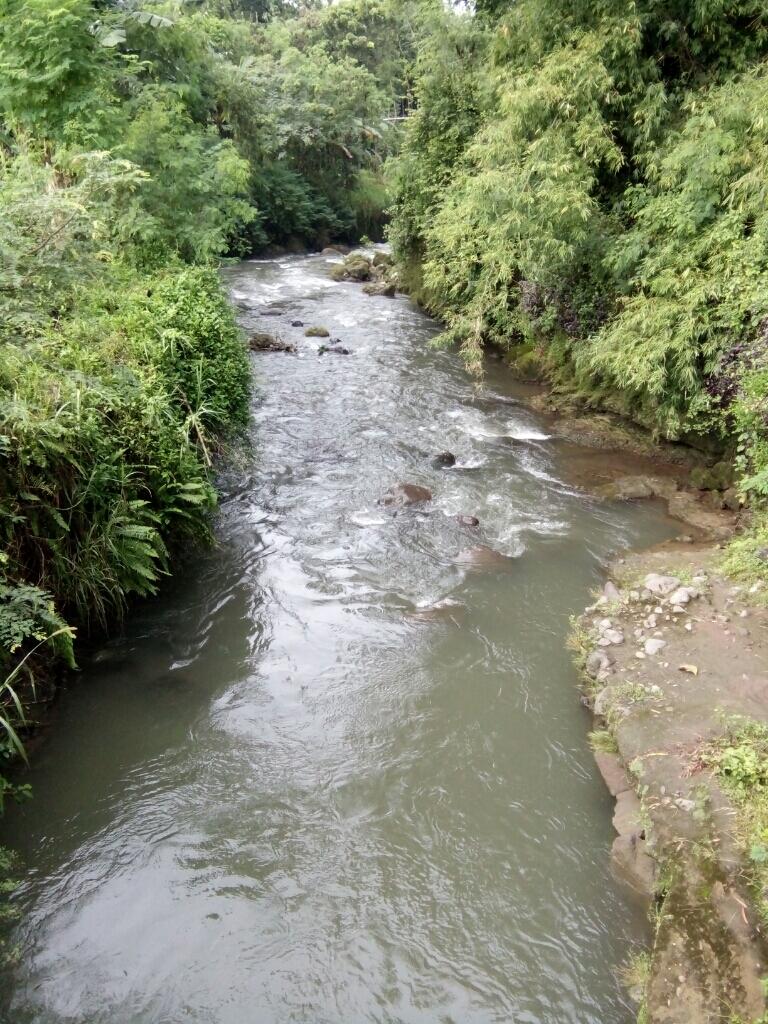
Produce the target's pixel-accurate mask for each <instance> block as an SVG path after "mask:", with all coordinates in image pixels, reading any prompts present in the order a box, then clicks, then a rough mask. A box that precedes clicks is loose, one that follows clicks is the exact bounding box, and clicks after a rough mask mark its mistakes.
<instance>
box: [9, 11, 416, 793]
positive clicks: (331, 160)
mask: <svg viewBox="0 0 768 1024" xmlns="http://www.w3.org/2000/svg"><path fill="white" fill-rule="evenodd" d="M406 11H407V5H406V4H404V3H401V2H395V0H348V2H347V3H345V4H344V5H340V6H332V7H327V6H324V5H323V4H320V3H318V4H316V5H312V4H303V5H301V6H300V7H299V5H296V4H291V3H284V4H281V3H279V2H278V0H271V2H267V0H242V2H241V3H240V4H233V5H230V4H229V3H228V0H221V2H220V3H213V2H212V3H205V2H201V3H181V2H167V3H154V2H148V3H142V4H139V3H138V2H133V0H128V2H123V3H119V4H114V5H113V4H111V3H105V2H103V0H101V2H90V0H0V683H3V681H4V683H3V694H2V697H3V698H4V700H2V701H0V706H2V707H4V708H5V711H4V712H3V717H2V718H1V719H0V724H3V725H4V727H5V728H4V734H3V739H2V740H0V758H2V757H9V756H11V755H12V754H13V753H14V751H15V750H17V749H18V748H19V746H20V744H19V736H18V731H19V727H20V726H22V727H23V726H24V725H25V718H24V708H23V704H24V702H25V701H27V702H29V701H31V699H32V697H33V695H34V692H35V690H34V688H35V685H39V684H40V682H41V678H40V673H39V666H40V665H41V663H50V661H51V659H50V657H49V655H50V654H51V653H58V654H59V655H60V656H61V657H63V658H64V659H65V660H66V661H68V662H69V663H70V664H73V663H74V654H75V652H74V647H73V641H74V636H75V633H74V629H73V628H72V627H74V626H79V627H81V628H82V627H88V626H92V625H93V624H105V623H108V622H109V621H110V620H112V619H114V617H115V616H116V615H118V614H119V613H120V612H121V610H122V609H123V608H124V606H125V604H126V602H127V601H128V600H129V599H130V598H131V596H132V595H146V594H150V593H153V592H154V591H155V589H156V587H157V585H158V582H159V580H160V578H161V576H162V575H163V574H164V573H166V572H167V571H168V570H169V566H170V561H171V557H172V554H173V551H174V550H175V549H178V548H179V547H180V546H181V545H183V544H187V543H188V542H190V541H195V542H196V541H200V540H203V539H205V538H206V537H207V535H208V532H209V520H210V513H211V510H212V508H213V506H214V504H215V500H216V494H215V490H214V487H213V484H212V478H211V464H212V460H213V458H214V456H215V454H216V452H217V451H218V450H219V449H220V448H221V446H222V444H224V443H226V441H227V439H228V438H231V437H232V436H233V435H234V434H236V432H237V431H238V429H239V428H241V427H242V426H243V425H244V423H245V419H246V412H247V398H248V388H249V366H248V360H247V356H246V350H245V346H244V342H243V339H242V338H241V337H240V335H239V333H238V330H237V328H236V325H235V322H234V319H233V314H232V311H231V309H230V307H229V304H228V303H227V301H226V299H225V298H224V296H223V295H222V292H221V289H220V285H219V280H218V275H217V268H216V261H217V260H218V259H219V258H221V257H222V256H225V255H240V254H243V253H250V252H253V251H256V250H258V249H261V248H263V247H264V246H267V245H269V244H273V245H274V244H283V245H291V246H299V245H310V246H311V245H321V244H324V243H327V242H328V241H330V240H332V239H352V238H355V237H358V236H359V234H360V233H361V232H367V233H369V234H374V233H375V232H380V231H381V228H382V209H383V205H384V201H385V199H384V189H383V185H382V173H381V169H382V164H383V161H384V159H385V157H386V156H387V154H388V151H389V149H388V147H389V143H388V141H387V137H386V136H387V129H386V126H385V124H384V121H383V119H384V116H385V115H387V114H388V113H390V111H391V108H392V106H393V103H394V101H395V99H396V98H397V97H398V96H400V95H402V94H403V92H404V91H405V88H406V84H405V74H406V68H407V52H406V51H407V46H408V34H407V33H406V32H403V31H402V30H401V29H402V27H403V26H405V24H406V19H405V13H406ZM404 47H405V49H404ZM41 654H44V655H46V657H45V658H44V659H41V658H40V655H41ZM0 774H1V773H0ZM6 788H7V784H6V783H3V782H2V781H0V802H1V801H2V796H3V794H4V793H5V792H6Z"/></svg>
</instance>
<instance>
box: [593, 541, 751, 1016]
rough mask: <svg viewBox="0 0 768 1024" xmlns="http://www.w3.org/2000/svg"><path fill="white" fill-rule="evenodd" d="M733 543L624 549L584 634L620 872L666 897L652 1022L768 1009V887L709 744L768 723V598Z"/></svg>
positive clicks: (649, 1002) (648, 985)
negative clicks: (730, 560) (730, 556)
mask: <svg viewBox="0 0 768 1024" xmlns="http://www.w3.org/2000/svg"><path fill="white" fill-rule="evenodd" d="M720 556H721V551H720V550H719V549H718V547H717V545H715V544H713V543H711V542H710V543H699V544H679V543H673V544H669V545H663V546H661V547H660V548H658V549H656V550H652V551H648V552H645V553H640V554H635V555H632V556H630V557H627V558H625V559H621V560H619V561H617V562H616V563H614V565H613V566H612V567H611V571H610V578H609V580H608V582H607V583H606V585H605V590H604V593H603V594H602V595H601V596H600V597H599V598H598V600H597V602H596V603H595V604H594V605H593V606H591V607H590V608H589V609H587V610H586V611H585V613H584V614H583V615H582V616H581V618H580V619H579V620H578V622H577V623H576V625H575V629H574V634H573V636H574V643H575V646H576V647H577V649H578V657H579V660H580V664H581V667H582V669H583V671H584V679H585V692H586V694H587V699H588V700H589V702H590V705H591V707H592V709H593V711H594V714H595V718H596V725H595V728H596V732H595V733H594V734H593V737H594V740H595V748H596V755H595V756H596V759H597V763H598V766H599V768H600V771H601V773H602V775H603V777H604V779H605V782H606V784H607V786H608V787H609V789H610V791H611V793H612V794H613V796H614V797H615V798H616V811H615V816H614V826H615V829H616V832H617V838H616V840H615V842H614V846H613V859H614V865H615V869H616V871H618V872H619V873H620V874H621V875H622V876H623V877H624V878H626V879H627V881H628V882H629V883H630V884H632V885H634V886H635V887H636V888H638V889H640V890H641V891H644V892H646V893H647V894H648V895H649V896H651V897H652V898H653V901H654V905H653V914H654V918H655V924H656V928H655V941H654V946H653V950H652V952H651V956H650V962H649V970H648V973H647V977H646V978H645V979H644V978H642V977H641V978H640V979H638V980H639V981H640V982H641V983H643V982H644V984H641V987H642V988H643V989H644V991H643V992H642V997H643V1000H644V1005H643V1009H642V1011H641V1012H642V1013H643V1014H645V1017H644V1019H645V1020H647V1021H648V1022H650V1024H693V1022H697V1024H709V1022H712V1024H714V1022H715V1021H717V1022H722V1021H728V1022H730V1024H736V1022H752V1021H757V1020H762V1019H763V1014H764V1013H765V1011H766V999H765V987H764V984H763V980H762V979H763V978H764V976H765V975H766V971H767V967H766V964H767V961H766V944H765V936H764V925H763V923H762V920H761V914H760V909H761V908H760V903H761V895H760V894H759V893H756V891H755V881H756V879H755V875H754V872H753V870H752V868H751V866H750V863H749V861H748V858H747V851H746V850H745V837H744V834H743V830H742V828H741V821H740V818H741V815H740V813H739V809H738V808H737V807H736V806H735V804H734V801H733V799H732V798H731V795H729V793H728V791H727V787H723V786H722V785H721V784H720V781H719V779H718V776H717V773H716V772H714V771H713V770H712V768H711V761H708V759H707V757H706V756H705V753H704V752H706V751H708V750H712V749H715V748H716V747H717V744H718V743H723V742H727V737H728V735H729V732H730V731H731V730H732V729H733V723H734V722H740V721H749V722H756V723H761V724H766V723H768V610H766V609H765V608H761V607H759V606H758V605H757V603H756V602H757V599H758V597H759V594H757V593H755V588H752V592H750V591H749V590H747V589H745V588H742V587H738V586H735V585H733V584H732V583H731V582H730V581H728V580H727V579H724V578H723V577H722V576H721V575H720V573H719V571H718V563H719V559H720ZM641 1019H643V1018H641Z"/></svg>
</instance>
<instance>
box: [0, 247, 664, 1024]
mask: <svg viewBox="0 0 768 1024" xmlns="http://www.w3.org/2000/svg"><path fill="white" fill-rule="evenodd" d="M329 266H330V263H329V261H328V260H327V259H325V258H322V257H310V258H307V257H296V258H290V259H286V260H282V261H262V262H260V261H253V262H248V263H243V264H241V265H239V266H237V267H234V268H231V269H229V270H228V271H227V272H226V273H227V277H228V282H229V284H230V286H231V288H232V290H233V296H234V298H235V300H236V301H238V302H239V304H240V308H241V309H243V310H244V312H243V318H244V321H245V322H247V324H249V325H250V326H252V327H259V328H260V329H265V328H266V329H269V330H278V331H279V332H280V333H281V334H282V335H283V336H284V337H286V338H290V339H291V340H295V341H296V342H297V343H298V345H299V348H300V354H299V355H298V356H291V355H282V354H261V355H255V356H254V357H253V360H254V365H255V370H256V387H255V394H254V400H253V425H254V426H253V430H254V439H255V440H254V451H253V452H252V454H250V455H249V456H248V457H247V460H246V462H247V464H246V465H245V467H244V468H241V469H239V470H237V471H232V472H230V474H229V476H228V478H227V479H226V480H225V481H224V486H225V489H226V497H225V500H224V502H223V507H222V511H221V515H220V521H219V525H218V546H217V548H216V549H215V550H213V551H210V552H206V553H203V554H202V555H200V556H199V557H196V558H195V559H194V561H193V562H192V564H190V565H189V566H187V568H186V569H184V570H183V571H182V572H181V573H180V575H179V576H178V577H177V578H176V579H175V580H174V581H173V582H172V583H171V585H170V586H169V587H168V589H167V590H166V592H165V593H164V594H163V596H162V598H160V599H159V600H157V601H155V602H153V603H150V604H147V605H145V606H144V607H143V608H141V609H139V610H138V611H137V612H135V613H134V614H132V616H131V617H130V621H129V622H128V623H127V624H126V627H125V631H124V634H123V635H122V636H120V637H118V638H116V639H114V640H112V641H110V642H109V643H108V644H106V645H105V646H104V647H103V648H102V649H100V650H98V651H96V652H95V653H94V655H93V657H92V658H90V659H89V661H88V663H87V664H86V665H85V666H84V671H83V673H82V678H81V680H80V682H79V683H78V685H77V686H76V687H73V688H72V689H71V691H70V692H69V693H67V694H66V695H65V696H64V697H63V699H62V700H61V702H60V703H59V706H58V708H57V713H56V721H55V724H54V727H53V728H52V729H51V733H50V737H49V739H48V740H47V742H46V743H45V744H44V745H43V746H42V747H41V749H40V750H39V751H38V753H37V755H36V757H35V759H34V767H33V769H32V771H31V772H30V773H29V781H31V782H32V784H33V786H34V791H35V798H34V800H33V801H32V802H31V803H29V804H28V805H26V806H25V807H23V808H22V809H18V810H17V809H13V810H11V811H10V812H9V813H8V815H7V816H6V819H5V820H4V822H3V829H2V836H0V838H1V839H2V841H4V842H5V843H7V844H9V845H12V846H16V847H17V848H18V849H19V850H20V852H21V854H22V856H23V858H24V861H25V869H24V871H23V872H22V886H21V889H20V892H19V894H18V899H17V904H18V908H19V910H20V912H21V918H20V922H19V924H18V925H17V926H16V928H15V929H14V932H13V935H12V940H13V941H14V942H15V943H16V944H17V945H18V949H19V954H20V961H19V964H18V966H16V967H13V968H11V969H9V970H6V971H5V973H4V977H3V979H2V982H0V1018H1V1019H2V1020H4V1021H7V1022H9V1024H10V1022H13V1024H31V1022H35V1024H64V1022H66V1024H177V1022H179V1024H180V1022H201V1024H202V1022H205V1024H278V1022H279V1024H285V1022H302V1024H304V1022H306V1024H357V1022H382V1024H383V1022H386V1024H395V1022H397V1024H400V1022H407V1024H417V1022H418V1024H431V1022H443V1024H447V1022H454V1024H486V1022H515V1024H529V1022H530V1024H534V1022H535V1024H544V1022H546V1024H627V1022H629V1021H631V1020H632V1019H633V1008H632V1007H631V1006H630V1005H629V1004H628V1002H627V1001H626V998H625V996H624V995H623V993H622V990H621V987H620V985H619V983H618V981H617V979H616V967H617V965H618V964H620V963H621V962H622V960H623V959H624V958H625V957H626V955H627V953H628V951H629V949H630V948H631V946H632V944H633V943H634V942H638V941H642V940H643V939H644V938H645V934H646V933H645V921H644V911H643V909H642V907H640V906H638V905H637V904H636V903H635V902H633V899H632V897H631V895H630V894H629V893H628V892H627V891H626V890H625V889H624V888H623V887H622V886H621V885H619V884H618V883H616V882H614V881H613V879H612V877H611V873H610V865H609V848H610V843H611V839H612V832H611V823H610V818H611V802H610V800H609V797H608V794H607V793H606V791H605V790H604V787H603V785H602V783H601V781H600V780H599V778H598V777H597V776H596V771H595V768H594V764H593V761H592V759H591V756H590V753H589V750H588V747H587V741H586V732H587V729H588V725H589V723H588V719H587V716H586V714H585V712H584V711H583V709H582V708H581V706H580V704H579V700H578V694H577V690H576V685H575V684H576V679H575V675H574V671H573V669H572V667H571V665H570V662H569V656H568V654H567V652H566V651H565V649H564V645H563V638H564V635H565V633H566V630H567V625H568V616H569V614H570V613H571V612H574V611H575V610H577V609H579V608H581V607H582V606H583V605H584V603H585V600H586V599H587V597H588V591H589V589H590V587H592V586H594V585H596V584H597V583H598V582H599V580H600V567H601V564H602V563H603V562H604V560H605V559H606V558H607V557H608V556H609V555H610V554H612V553H613V552H615V551H616V550H620V549H622V548H625V547H630V546H640V545H645V544H648V543H651V542H654V541H656V540H659V539H661V538H663V537H666V536H669V535H670V534H671V533H672V532H674V531H673V527H672V526H671V524H670V523H669V521H668V520H666V519H665V518H664V516H663V515H662V513H661V512H660V511H659V510H658V509H655V508H653V507H652V506H648V505H646V506H639V505H638V506H635V507H630V506H624V507H621V506H605V505H602V506H601V505H599V504H597V503H596V502H594V501H593V500H592V499H590V498H589V497H588V496H587V495H586V494H584V493H582V492H580V491H579V490H578V489H576V488H574V487H572V486H569V485H568V484H567V483H566V482H564V481H565V480H567V466H565V465H564V459H565V455H564V452H563V449H562V448H561V446H560V445H559V444H558V442H557V440H556V439H555V438H552V437H548V436H547V431H546V428H544V427H543V426H542V424H541V423H540V422H538V421H537V419H536V417H535V416H534V415H533V414H532V413H530V412H528V411H526V409H525V408H524V407H523V406H522V405H521V404H519V402H518V401H517V399H516V395H515V389H514V385H513V384H512V383H511V382H510V381H509V380H508V378H507V377H505V376H504V374H503V372H502V371H501V370H498V369H497V370H494V367H493V365H491V367H490V368H489V374H488V377H487V379H486V380H485V382H484V385H483V387H482V389H480V390H477V389H476V388H475V387H474V386H473V384H472V382H471V381H470V380H469V379H468V378H467V376H466V375H465V373H464V371H463V370H462V368H461V366H460V364H459V361H458V360H457V358H456V356H455V355H453V354H449V353H439V352H435V351H433V350H430V349H429V348H428V347H427V346H426V342H427V341H428V340H429V338H430V337H431V336H432V335H433V334H434V333H435V326H434V325H433V323H432V322H431V321H430V320H429V319H427V318H426V317H425V316H423V315H422V314H421V313H419V312H418V311H417V310H416V309H415V308H414V307H413V306H412V305H411V304H410V303H409V302H408V301H407V300H405V299H397V300H391V299H385V298H381V299H378V298H376V299H373V298H367V297H365V296H364V295H362V293H361V291H360V289H359V287H358V286H356V285H352V284H335V283H333V282H331V281H330V280H329V278H328V269H329ZM293 319H299V320H303V321H305V322H306V323H307V324H324V325H327V326H328V327H329V328H330V329H331V331H332V333H333V334H334V335H338V336H339V337H341V338H342V339H343V340H344V342H345V344H346V345H347V346H348V347H349V348H351V349H353V350H354V351H353V354H352V355H350V356H346V357H343V356H334V355H325V356H323V357H319V356H318V355H317V345H318V344H319V343H316V342H315V341H313V340H309V339H304V337H303V331H302V330H301V329H299V328H291V327H290V321H291V320H293ZM444 448H450V449H451V450H452V451H453V452H455V453H456V455H457V456H458V458H459V462H458V465H457V467H456V468H454V469H452V470H448V471H439V470H436V469H433V468H431V466H430V461H429V459H430V456H431V455H433V454H434V453H435V452H437V451H440V450H442V449H444ZM398 480H412V481H415V482H418V483H422V484H425V485H427V486H429V487H430V488H431V489H432V490H433V491H434V495H435V499H434V502H433V503H432V505H431V506H430V507H427V508H424V509H423V510H421V511H407V512H402V513H400V514H397V515H394V514H392V513H391V512H389V511H386V510H384V509H382V507H381V506H379V505H378V504H377V499H378V498H379V497H380V496H381V494H382V493H383V492H384V491H385V490H386V488H387V487H388V486H390V485H391V484H393V483H395V482H396V481H398ZM456 513H470V514H476V515H478V516H479V517H480V519H481V521H482V528H481V530H480V531H472V530H469V529H466V528H462V527H460V526H459V525H458V524H457V523H456V522H455V521H454V520H453V519H452V516H453V515H454V514H456ZM477 543H485V544H489V545H491V546H493V547H494V548H496V549H497V550H500V551H502V552H504V553H506V554H508V555H510V556H513V558H512V559H511V560H510V561H509V562H508V563H507V564H506V565H504V566H493V567H490V568H486V569H484V570H482V571H476V570H473V569H472V567H471V566H468V565H467V564H466V562H465V560H464V556H462V555H461V552H462V551H466V549H468V548H471V547H472V546H473V545H476V544H477ZM435 604H438V605H439V608H438V610H437V611H433V612H425V609H428V608H430V607H431V606H434V605H435Z"/></svg>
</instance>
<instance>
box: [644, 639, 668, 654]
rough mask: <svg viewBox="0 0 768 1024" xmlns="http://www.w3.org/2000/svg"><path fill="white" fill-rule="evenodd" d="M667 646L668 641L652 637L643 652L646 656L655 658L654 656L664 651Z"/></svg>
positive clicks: (646, 642) (647, 641)
mask: <svg viewBox="0 0 768 1024" xmlns="http://www.w3.org/2000/svg"><path fill="white" fill-rule="evenodd" d="M666 646H667V642H666V640H658V639H656V638H655V637H651V638H650V639H649V640H646V641H645V645H644V647H643V650H644V651H645V653H646V654H650V655H651V656H653V655H654V654H658V653H659V652H660V651H663V650H664V648H665V647H666Z"/></svg>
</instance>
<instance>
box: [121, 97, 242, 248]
mask: <svg viewBox="0 0 768 1024" xmlns="http://www.w3.org/2000/svg"><path fill="white" fill-rule="evenodd" d="M133 113H134V116H133V119H132V120H131V122H130V124H129V126H128V129H127V132H126V133H125V136H124V141H123V142H122V143H121V144H120V145H119V146H117V147H116V148H115V152H116V153H117V154H118V155H119V156H121V157H123V158H125V159H127V160H128V161H130V163H131V164H133V165H134V166H136V167H139V168H141V170H142V171H144V172H145V173H146V175H147V179H146V181H145V182H144V184H143V187H142V188H141V189H137V190H135V191H134V190H132V191H131V192H130V193H129V195H128V196H127V197H126V201H125V206H124V208H123V210H122V211H121V216H120V220H119V231H120V235H121V236H122V237H121V240H122V241H125V242H128V243H130V244H131V245H133V246H135V247H136V251H137V256H138V257H139V258H143V259H145V260H149V261H150V262H153V263H159V262H161V261H163V260H165V259H167V258H168V256H169V255H172V254H173V253H174V252H175V253H178V254H179V255H180V256H181V257H182V259H185V260H188V261H190V262H195V261H205V260H208V259H210V258H212V257H214V256H218V255H221V254H222V253H224V252H225V251H226V250H227V248H228V243H229V236H230V234H231V233H233V232H235V231H236V230H238V228H239V226H241V225H245V224H248V223H249V222H250V221H251V220H252V219H253V218H254V217H255V216H256V211H255V210H254V209H253V208H252V207H251V206H250V204H249V202H248V201H247V190H248V182H249V172H250V168H249V165H248V162H247V161H246V160H244V159H243V158H242V157H240V156H239V155H238V152H237V150H236V148H235V146H234V144H233V143H232V142H230V141H222V140H221V139H220V138H219V136H218V133H217V132H216V131H215V129H213V128H208V129H203V128H200V127H198V126H197V125H195V124H194V122H193V121H192V119H191V117H190V116H189V114H188V113H187V112H186V110H185V108H184V106H183V104H182V103H181V102H180V101H179V100H178V99H177V98H175V97H174V96H173V94H172V93H170V92H167V91H160V90H155V89H153V88H148V89H145V90H144V91H143V92H142V94H141V99H140V101H139V103H138V105H137V106H136V108H135V109H134V112H133Z"/></svg>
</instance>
